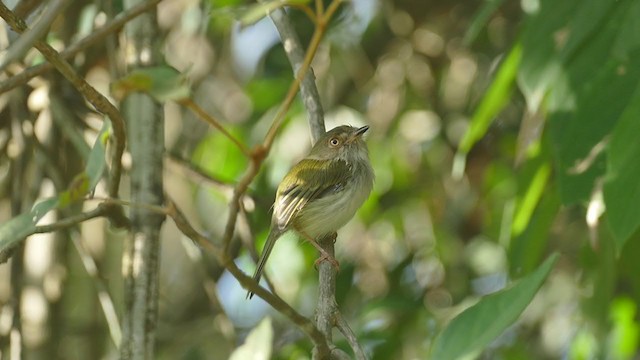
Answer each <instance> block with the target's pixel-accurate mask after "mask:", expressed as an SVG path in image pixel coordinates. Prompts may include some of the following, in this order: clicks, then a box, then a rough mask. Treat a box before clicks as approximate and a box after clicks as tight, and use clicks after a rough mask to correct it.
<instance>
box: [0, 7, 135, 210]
mask: <svg viewBox="0 0 640 360" xmlns="http://www.w3.org/2000/svg"><path fill="white" fill-rule="evenodd" d="M0 17H2V18H3V19H4V20H5V21H6V22H7V24H9V26H10V27H11V28H12V29H13V30H14V31H16V32H18V33H24V32H25V31H27V30H28V28H27V25H26V24H25V22H24V20H22V19H20V18H18V17H17V16H16V15H15V14H14V13H13V12H11V10H9V9H8V8H7V7H6V5H5V4H4V3H3V2H0ZM34 46H35V48H36V49H38V51H40V53H42V55H43V56H44V57H45V58H46V59H47V60H48V61H49V62H51V63H52V64H53V66H55V67H56V69H57V70H58V71H59V72H60V73H61V74H62V76H64V77H65V78H66V79H67V80H69V82H70V83H71V84H72V85H73V86H74V87H75V88H76V89H77V90H78V91H79V92H80V93H81V94H82V95H84V96H85V97H86V98H87V100H89V102H91V104H92V105H93V106H94V107H95V109H96V110H97V111H99V112H101V113H103V114H105V115H107V116H108V117H109V118H110V119H111V123H112V125H113V129H114V139H115V151H114V152H113V157H112V161H111V162H112V164H111V173H110V178H109V195H110V196H112V197H116V196H117V195H118V190H119V187H120V175H121V172H122V162H121V159H122V154H123V153H124V146H125V130H124V118H123V117H122V115H121V114H120V112H119V111H118V109H117V108H116V107H115V106H114V105H113V104H112V103H111V102H109V100H108V99H107V98H106V97H104V96H103V95H102V94H100V93H99V92H98V91H97V90H96V89H95V88H93V87H92V86H91V85H89V84H88V83H87V82H86V81H85V80H84V79H83V78H81V77H80V76H79V75H78V74H77V73H76V71H75V70H74V69H73V67H72V66H71V65H70V64H69V63H68V62H67V61H66V60H64V59H63V58H62V57H61V56H60V54H59V53H58V52H57V51H56V50H55V49H54V48H52V47H51V46H50V45H49V44H47V43H45V42H44V41H36V42H35V43H34Z"/></svg>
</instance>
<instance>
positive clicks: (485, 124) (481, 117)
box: [453, 43, 522, 178]
mask: <svg viewBox="0 0 640 360" xmlns="http://www.w3.org/2000/svg"><path fill="white" fill-rule="evenodd" d="M521 55H522V47H521V46H520V44H519V43H516V45H514V47H513V48H512V49H511V51H510V52H509V55H507V58H506V59H505V60H504V61H503V63H502V65H501V66H500V69H499V70H498V73H497V74H496V77H495V79H494V80H493V82H492V83H491V86H489V89H488V90H487V93H486V95H485V96H484V97H483V98H482V101H481V102H480V105H479V106H478V109H477V110H476V111H475V112H474V113H473V117H472V118H471V123H470V124H469V128H468V129H467V131H466V132H465V134H464V136H463V137H462V140H461V141H460V145H459V146H458V152H457V153H456V156H455V159H454V165H453V176H454V177H455V178H460V177H461V176H462V174H463V172H464V167H465V163H466V156H467V154H468V153H469V151H471V148H472V147H473V145H475V143H476V142H478V141H479V140H480V139H481V138H482V137H483V136H484V135H485V134H486V133H487V130H488V129H489V126H490V125H491V123H492V122H493V121H494V120H495V119H496V116H498V114H499V113H500V111H502V109H503V108H504V107H505V105H506V104H507V103H508V102H509V99H510V98H511V90H512V89H513V86H514V84H515V79H516V73H517V70H518V64H519V63H520V58H521Z"/></svg>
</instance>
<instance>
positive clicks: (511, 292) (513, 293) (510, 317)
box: [431, 254, 558, 360]
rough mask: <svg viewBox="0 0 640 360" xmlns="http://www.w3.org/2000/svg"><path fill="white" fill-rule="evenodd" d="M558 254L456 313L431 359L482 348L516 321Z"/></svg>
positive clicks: (457, 356)
mask: <svg viewBox="0 0 640 360" xmlns="http://www.w3.org/2000/svg"><path fill="white" fill-rule="evenodd" d="M557 258H558V255H557V254H553V255H552V256H550V257H549V258H548V259H547V260H546V261H545V262H544V263H543V264H542V265H541V266H540V267H539V268H538V269H537V270H536V271H535V272H533V273H531V274H530V275H528V276H526V277H524V278H522V279H520V280H519V281H518V282H517V283H515V284H514V285H513V286H511V287H510V288H508V289H505V290H501V291H499V292H497V293H494V294H491V295H488V296H485V297H484V298H482V299H481V300H480V301H479V302H478V303H477V304H475V305H473V306H471V307H470V308H468V309H466V310H465V311H463V312H462V313H461V314H460V315H458V316H456V317H455V318H454V319H453V320H452V321H451V323H449V325H448V326H447V328H446V329H444V331H443V332H442V333H441V334H440V335H439V336H438V337H437V338H436V340H435V343H434V345H433V349H432V351H431V359H438V360H449V359H451V360H453V359H460V358H461V357H463V356H465V355H468V354H471V353H473V352H476V351H480V350H481V349H483V348H484V347H485V346H487V345H488V344H489V343H491V341H492V340H493V339H495V338H496V337H497V336H499V335H500V334H501V333H502V332H503V331H504V330H505V329H506V328H507V327H508V326H510V325H511V324H512V323H513V322H515V321H516V319H517V318H518V316H520V314H521V313H522V311H524V309H525V308H526V307H527V305H529V303H530V302H531V300H533V297H534V295H535V294H536V293H537V292H538V289H540V287H541V286H542V284H543V282H544V280H545V279H546V278H547V276H548V275H549V272H550V271H551V269H552V268H553V265H554V264H555V262H556V260H557Z"/></svg>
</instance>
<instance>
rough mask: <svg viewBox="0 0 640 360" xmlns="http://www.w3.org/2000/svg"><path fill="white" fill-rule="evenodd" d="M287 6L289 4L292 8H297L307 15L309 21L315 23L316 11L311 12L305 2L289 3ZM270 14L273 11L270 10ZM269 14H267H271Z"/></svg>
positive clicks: (316, 19)
mask: <svg viewBox="0 0 640 360" xmlns="http://www.w3.org/2000/svg"><path fill="white" fill-rule="evenodd" d="M289 6H291V7H292V8H294V9H298V10H300V11H302V12H303V13H304V14H305V15H307V17H308V18H309V20H311V22H312V23H313V24H314V25H315V24H316V23H317V21H318V18H317V17H316V13H314V12H313V10H312V9H311V8H310V7H309V5H306V4H290V5H289ZM278 10H280V9H278ZM271 14H273V12H271ZM271 14H269V16H271Z"/></svg>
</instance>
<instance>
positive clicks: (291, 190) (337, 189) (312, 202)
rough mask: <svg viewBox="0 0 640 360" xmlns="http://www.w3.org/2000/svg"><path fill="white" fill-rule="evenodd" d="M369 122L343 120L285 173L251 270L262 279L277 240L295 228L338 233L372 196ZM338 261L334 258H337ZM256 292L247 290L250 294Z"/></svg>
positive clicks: (309, 234)
mask: <svg viewBox="0 0 640 360" xmlns="http://www.w3.org/2000/svg"><path fill="white" fill-rule="evenodd" d="M367 130H369V127H368V126H363V127H360V128H356V127H352V126H348V125H343V126H338V127H336V128H334V129H331V130H330V131H328V132H327V133H325V134H324V135H323V136H322V137H321V138H320V139H318V141H317V142H316V144H315V145H314V146H313V148H312V149H311V151H310V152H309V155H307V157H306V158H304V159H303V160H301V161H300V162H299V163H297V164H296V165H295V166H294V167H293V168H292V169H291V170H290V171H289V173H288V174H287V175H286V176H285V177H284V179H283V180H282V182H281V183H280V186H278V191H277V193H276V200H275V203H274V205H273V217H272V219H271V230H270V231H269V237H268V238H267V242H266V244H265V246H264V249H263V250H262V255H261V256H260V260H259V261H258V267H257V268H256V272H255V274H254V275H253V279H254V280H255V281H256V282H259V281H260V277H261V276H262V271H263V270H264V265H265V264H266V263H267V259H268V258H269V255H270V254H271V251H272V250H273V245H274V244H275V243H276V240H278V239H279V238H280V237H281V236H282V235H283V234H284V233H285V232H287V231H289V230H294V231H295V232H297V233H299V234H300V235H301V236H303V237H304V238H306V239H308V240H309V241H315V240H316V239H320V238H321V237H324V236H326V235H329V234H332V233H334V232H336V231H337V230H338V229H339V228H341V227H342V226H344V225H345V224H346V223H347V222H348V221H349V220H351V218H352V217H353V215H354V214H355V213H356V211H357V210H358V209H359V208H360V206H362V203H364V201H365V200H366V199H367V198H368V197H369V194H370V193H371V188H372V187H373V180H374V178H375V176H374V173H373V169H372V168H371V163H370V162H369V151H368V150H367V144H366V143H365V142H364V139H363V138H362V135H363V134H364V133H365V132H367ZM334 261H335V259H334ZM252 296H253V293H252V292H251V291H249V293H248V294H247V297H248V298H251V297H252Z"/></svg>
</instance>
